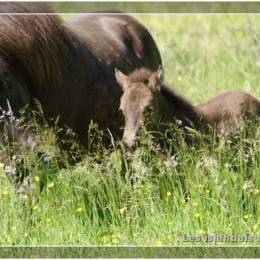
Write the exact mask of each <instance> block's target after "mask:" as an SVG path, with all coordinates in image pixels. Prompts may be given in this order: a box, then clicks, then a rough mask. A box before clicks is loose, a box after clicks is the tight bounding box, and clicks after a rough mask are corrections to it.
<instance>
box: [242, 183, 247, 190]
mask: <svg viewBox="0 0 260 260" xmlns="http://www.w3.org/2000/svg"><path fill="white" fill-rule="evenodd" d="M247 188H248V183H247V182H245V183H244V184H243V186H242V189H243V190H247Z"/></svg>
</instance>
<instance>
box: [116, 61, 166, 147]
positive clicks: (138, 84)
mask: <svg viewBox="0 0 260 260" xmlns="http://www.w3.org/2000/svg"><path fill="white" fill-rule="evenodd" d="M115 77H116V80H117V83H118V84H119V85H120V86H121V88H122V90H123V95H122V97H121V100H120V110H121V111H122V113H123V115H124V118H125V128H124V134H123V143H124V145H126V146H127V147H128V148H131V147H133V146H135V144H136V135H137V132H138V130H139V128H140V126H141V125H142V123H143V122H144V118H145V114H146V113H147V112H148V111H149V110H151V109H152V108H153V107H154V106H155V100H156V98H155V97H156V94H157V93H158V92H159V91H160V83H161V77H162V69H161V66H160V67H159V68H158V70H157V71H155V72H151V71H149V70H147V69H138V70H136V71H134V72H133V73H131V74H130V75H129V76H127V75H125V74H123V73H122V72H121V71H119V70H118V69H116V70H115Z"/></svg>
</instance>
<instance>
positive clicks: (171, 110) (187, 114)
mask: <svg viewBox="0 0 260 260" xmlns="http://www.w3.org/2000/svg"><path fill="white" fill-rule="evenodd" d="M158 103H159V104H158V108H159V114H160V115H161V120H162V121H163V122H165V123H170V122H172V120H173V119H174V118H175V119H178V120H181V121H182V122H183V124H184V125H185V126H193V127H195V128H201V127H202V125H203V123H204V119H203V118H202V115H201V114H200V112H199V111H198V110H197V108H196V107H195V106H193V105H192V104H191V103H190V102H189V101H187V100H186V99H185V98H183V97H182V96H180V95H178V94H176V93H175V92H174V91H172V90H170V89H169V88H168V87H166V86H165V85H162V86H161V91H160V93H159V94H158Z"/></svg>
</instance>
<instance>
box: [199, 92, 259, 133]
mask: <svg viewBox="0 0 260 260" xmlns="http://www.w3.org/2000/svg"><path fill="white" fill-rule="evenodd" d="M197 108H198V110H199V111H200V112H201V113H202V114H203V116H204V117H205V119H206V120H207V122H208V123H209V124H211V125H212V126H214V127H215V128H216V129H218V130H219V131H220V132H222V133H224V134H232V133H234V132H236V130H237V129H238V127H239V126H241V124H242V123H243V122H244V119H245V117H246V118H247V119H248V118H257V117H259V116H260V102H259V101H258V100H257V99H256V98H254V97H253V96H251V95H249V94H247V93H245V92H227V93H223V94H220V95H218V96H216V97H214V98H213V99H211V100H209V101H208V102H206V103H203V104H201V105H198V106H197Z"/></svg>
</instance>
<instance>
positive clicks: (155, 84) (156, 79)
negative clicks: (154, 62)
mask: <svg viewBox="0 0 260 260" xmlns="http://www.w3.org/2000/svg"><path fill="white" fill-rule="evenodd" d="M162 79H163V69H162V66H161V65H159V67H158V69H157V70H156V71H155V72H153V73H152V74H151V76H150V78H149V85H150V87H151V88H152V89H153V90H160V87H161V82H162Z"/></svg>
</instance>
